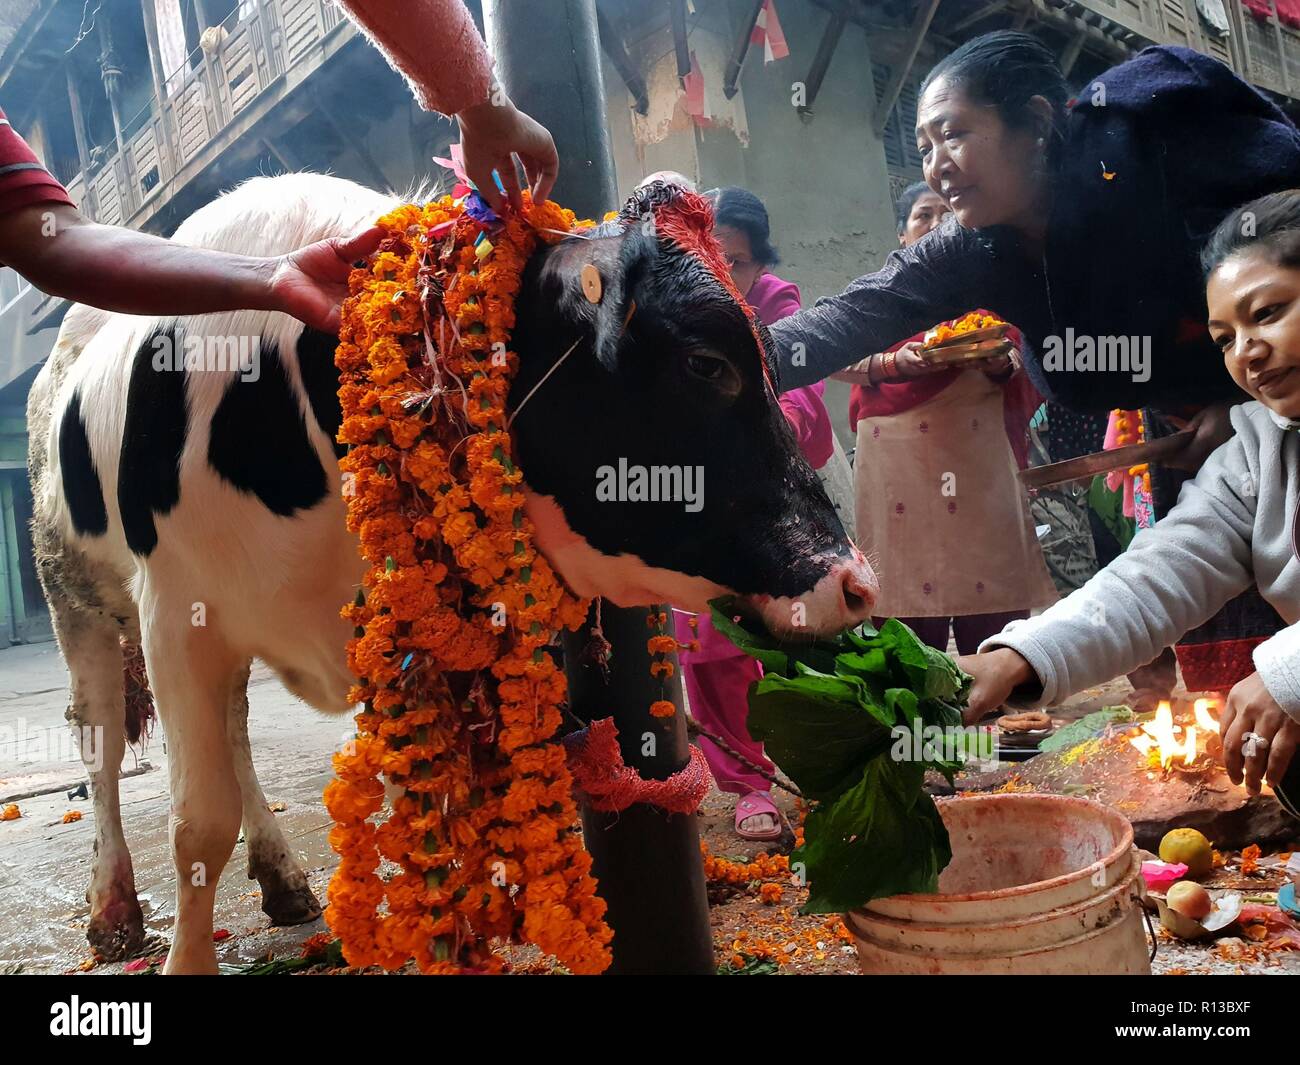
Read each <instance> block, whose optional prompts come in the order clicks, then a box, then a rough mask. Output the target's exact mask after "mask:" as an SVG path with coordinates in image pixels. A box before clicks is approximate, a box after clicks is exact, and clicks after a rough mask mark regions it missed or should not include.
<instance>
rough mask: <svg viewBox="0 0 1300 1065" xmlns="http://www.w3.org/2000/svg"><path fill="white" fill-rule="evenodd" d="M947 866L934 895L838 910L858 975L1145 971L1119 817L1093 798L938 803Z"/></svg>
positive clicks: (1134, 863)
mask: <svg viewBox="0 0 1300 1065" xmlns="http://www.w3.org/2000/svg"><path fill="white" fill-rule="evenodd" d="M938 805H939V811H940V814H941V815H942V817H943V820H944V824H945V825H947V827H948V834H949V838H950V839H951V841H952V852H953V858H952V862H951V863H950V864H949V866H948V868H947V869H945V870H944V872H943V873H942V874H941V876H940V877H939V894H937V895H895V896H893V897H892V898H887V899H876V900H874V901H873V902H871V903H868V904H867V905H866V906H865V907H863V908H862V909H860V910H854V911H853V912H852V913H849V914H846V915H845V922H846V923H847V925H848V927H849V930H850V931H851V932H852V933H853V935H854V938H855V939H856V941H857V945H858V957H859V960H860V963H861V966H862V971H863V972H865V973H917V974H920V973H966V974H971V975H992V974H1001V973H1006V974H1011V973H1032V974H1046V973H1098V974H1100V973H1143V974H1145V973H1149V972H1150V971H1151V964H1150V960H1149V952H1148V946H1147V938H1146V933H1145V929H1144V925H1143V919H1142V911H1141V904H1140V902H1139V901H1138V900H1139V898H1140V896H1141V891H1142V887H1143V884H1142V866H1141V863H1140V862H1139V861H1138V859H1137V854H1136V852H1135V851H1134V850H1133V829H1132V826H1131V825H1130V824H1129V823H1128V821H1127V820H1126V819H1125V818H1124V817H1123V816H1122V815H1120V814H1118V813H1116V812H1115V811H1114V810H1111V809H1109V808H1107V807H1105V806H1102V805H1101V804H1100V803H1096V802H1093V801H1092V800H1090V799H1079V798H1071V797H1067V796H1060V795H1038V794H1024V793H1021V794H1008V795H971V796H960V797H956V798H951V799H941V800H940V801H939V804H938Z"/></svg>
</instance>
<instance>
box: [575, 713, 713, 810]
mask: <svg viewBox="0 0 1300 1065" xmlns="http://www.w3.org/2000/svg"><path fill="white" fill-rule="evenodd" d="M564 746H565V750H566V752H567V754H568V760H569V772H570V773H572V774H573V781H574V783H575V784H576V785H577V787H578V789H579V790H580V791H582V792H583V794H584V795H585V797H586V801H587V805H588V806H590V807H591V808H592V809H593V810H600V811H602V812H604V813H617V812H618V811H620V810H626V809H627V808H628V807H629V806H631V805H632V804H633V803H637V802H643V803H647V804H648V805H650V806H658V807H659V808H660V809H661V810H667V811H668V812H669V813H674V814H693V813H694V812H695V811H696V810H698V809H699V808H700V803H701V802H703V801H704V796H705V795H707V794H708V793H709V788H711V787H712V786H713V777H712V776H711V775H710V774H709V766H708V763H707V762H706V761H705V760H704V752H703V751H701V750H700V749H699V748H698V747H694V746H693V747H691V759H690V761H689V762H687V763H686V765H685V766H683V767H682V768H681V769H679V770H678V771H677V772H676V773H674V774H673V775H672V776H670V777H669V778H668V779H667V780H646V779H645V778H644V777H642V776H641V775H640V774H639V773H638V772H637V771H636V770H635V769H633V768H631V767H630V766H628V765H627V764H626V763H624V761H623V752H622V751H621V750H620V749H619V746H618V727H617V726H616V725H615V724H614V719H613V718H612V717H603V718H601V719H600V720H599V721H593V722H592V723H591V724H590V725H588V726H587V727H586V728H585V729H583V730H582V731H580V732H574V733H571V734H570V735H568V736H565V737H564Z"/></svg>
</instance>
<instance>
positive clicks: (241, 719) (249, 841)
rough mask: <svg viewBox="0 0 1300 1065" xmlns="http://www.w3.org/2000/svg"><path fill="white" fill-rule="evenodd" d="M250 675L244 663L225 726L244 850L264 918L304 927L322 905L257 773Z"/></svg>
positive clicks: (280, 923) (276, 922)
mask: <svg viewBox="0 0 1300 1065" xmlns="http://www.w3.org/2000/svg"><path fill="white" fill-rule="evenodd" d="M248 670H249V663H247V662H245V663H244V664H243V666H242V667H241V668H240V670H239V673H238V675H237V676H236V677H235V687H234V691H233V693H232V698H231V700H230V717H229V720H228V722H227V724H228V730H229V735H230V750H231V755H232V757H233V758H234V763H235V775H236V777H238V779H239V795H240V798H241V799H242V801H243V817H244V845H245V846H246V847H247V848H248V879H249V880H256V881H257V882H258V883H259V884H261V886H262V912H263V913H264V914H266V915H267V916H268V917H269V918H271V920H272V922H274V923H275V924H278V925H287V924H306V923H307V922H308V921H314V920H316V918H317V917H319V916H320V913H321V909H320V903H319V902H318V901H317V900H316V896H315V895H314V894H312V890H311V888H310V887H308V886H307V876H306V874H305V873H303V871H302V869H301V867H299V865H298V863H297V862H296V861H294V858H293V853H292V852H291V851H290V850H289V843H288V841H287V840H286V839H285V838H284V833H283V832H281V831H280V823H279V822H278V821H277V820H276V819H275V815H274V814H273V813H271V811H270V810H268V809H267V806H266V796H265V795H264V794H263V793H262V785H261V784H260V783H258V780H257V771H256V770H255V769H254V768H253V752H252V749H251V747H250V745H249V742H248Z"/></svg>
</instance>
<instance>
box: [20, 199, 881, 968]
mask: <svg viewBox="0 0 1300 1065" xmlns="http://www.w3.org/2000/svg"><path fill="white" fill-rule="evenodd" d="M680 195H687V194H686V193H685V192H684V191H683V190H674V189H672V188H670V187H668V186H664V185H661V184H660V185H655V186H652V187H651V188H649V189H642V190H638V192H637V193H636V194H635V196H634V199H633V201H630V202H629V204H628V206H627V207H625V208H624V216H625V217H626V218H636V217H652V213H651V212H652V211H653V209H654V208H655V207H656V206H658V205H662V204H665V203H671V202H672V200H673V198H674V197H676V196H680ZM398 203H399V199H398V198H397V197H395V196H393V195H392V194H383V193H379V192H376V191H373V190H370V189H366V188H363V187H361V186H359V185H357V184H354V183H352V182H348V181H345V180H342V179H339V178H334V177H328V176H323V175H317V174H292V175H284V176H279V177H269V178H267V177H264V178H255V179H253V180H251V181H248V182H246V183H244V184H243V185H241V186H239V187H238V188H236V189H235V190H233V191H231V192H229V193H227V194H225V195H223V196H221V197H219V198H218V199H216V200H214V201H213V202H212V203H210V204H208V205H207V206H205V207H203V208H202V209H201V210H199V211H198V212H197V213H195V214H194V215H193V216H192V217H190V218H189V219H188V220H187V221H186V222H185V223H184V224H183V225H182V226H181V227H180V228H179V229H178V230H177V232H176V234H175V239H177V240H179V241H182V242H186V243H191V244H195V245H203V246H206V247H211V248H217V249H221V250H226V251H231V252H240V253H247V254H259V255H275V254H281V253H284V252H287V251H290V250H292V249H294V248H297V247H300V246H302V245H304V244H306V243H308V242H311V241H315V240H318V239H322V238H325V237H329V236H337V235H345V234H348V233H351V232H355V231H356V230H358V229H360V228H363V227H364V226H366V225H369V224H371V223H372V222H373V220H374V219H375V218H377V217H379V216H381V215H383V214H385V213H386V212H388V211H389V210H391V209H392V208H393V207H395V206H396V205H397V204H398ZM706 260H708V256H701V255H700V254H698V252H697V251H692V250H691V249H689V248H687V247H684V246H682V244H681V243H679V242H675V241H673V240H669V239H667V238H665V237H664V236H662V235H661V234H659V233H658V232H657V231H656V230H655V228H654V227H653V226H652V225H638V224H623V223H608V224H605V225H602V226H601V227H599V228H597V229H595V230H592V231H588V232H587V233H585V234H583V235H581V236H575V237H572V238H570V239H567V240H563V241H561V242H559V243H558V244H556V245H555V246H550V247H543V248H542V249H541V250H539V251H538V252H537V253H536V254H535V255H534V257H533V259H532V260H531V261H530V263H529V264H528V267H527V269H526V271H525V275H524V279H523V288H522V291H521V294H520V296H519V298H518V300H517V304H516V316H517V322H516V326H515V330H514V334H513V338H512V339H513V345H514V347H515V349H516V350H517V352H518V355H519V370H518V372H517V374H516V377H515V380H514V382H513V384H512V390H511V393H510V397H509V405H510V408H511V410H512V411H513V412H514V420H513V422H512V424H511V431H512V434H513V440H514V444H515V447H516V449H517V456H518V460H519V463H520V467H521V469H522V470H523V471H524V474H525V477H526V478H527V486H526V488H527V496H526V498H527V508H526V509H527V514H528V516H529V518H530V519H531V520H532V522H533V523H534V525H535V527H536V543H537V545H538V547H539V549H540V550H541V551H542V552H543V554H544V555H545V556H546V557H547V558H548V559H549V561H550V562H551V563H552V565H553V566H554V568H555V570H556V571H557V572H558V574H559V575H560V576H561V577H562V578H563V579H564V580H565V581H566V583H567V584H568V585H569V586H570V587H571V588H572V589H573V590H574V591H575V592H577V593H578V594H580V595H583V596H604V597H606V598H607V599H609V600H610V601H611V602H613V603H615V604H618V605H622V606H635V605H649V604H653V603H661V602H672V603H674V604H677V605H679V606H682V607H684V608H687V609H691V610H700V609H704V608H705V605H706V603H707V601H708V600H709V599H711V598H713V597H715V596H718V595H723V594H734V595H736V596H737V597H738V601H739V602H740V604H741V608H742V609H747V610H751V611H753V612H754V613H756V614H758V615H760V616H761V617H762V618H763V619H764V620H765V622H766V623H767V625H768V627H769V628H770V629H772V630H773V631H776V632H782V633H789V634H792V635H797V636H801V637H808V636H809V635H815V634H823V633H829V632H832V631H838V630H840V629H842V628H844V627H846V626H848V625H852V624H855V623H857V622H858V621H861V620H862V619H863V618H865V617H867V616H868V615H869V613H870V610H871V607H872V605H873V603H874V600H875V595H876V580H875V575H874V573H873V572H872V570H871V567H870V565H869V563H868V562H867V560H866V559H865V558H864V557H863V555H862V554H861V553H860V552H859V551H858V549H857V548H856V547H855V546H854V545H853V544H851V543H850V542H849V541H848V540H847V538H846V537H845V534H844V531H843V529H842V527H841V525H840V522H839V520H838V518H837V516H836V514H835V511H834V508H833V507H832V505H831V503H830V502H829V500H828V499H827V498H826V496H825V494H824V492H823V490H822V488H821V485H820V483H819V481H818V479H817V477H816V475H815V474H814V473H813V472H812V470H810V469H809V468H808V466H807V464H806V463H805V462H804V460H803V458H802V457H801V455H800V454H799V451H798V448H797V446H796V444H795V441H794V439H793V437H792V435H791V433H790V430H789V428H788V427H787V425H786V422H785V419H784V417H783V416H782V414H781V411H780V408H779V406H778V403H777V400H776V393H775V384H776V382H775V377H776V369H775V366H774V365H773V363H772V360H771V357H770V353H769V352H768V351H767V350H766V349H767V342H768V339H769V338H767V337H766V334H765V331H764V330H762V329H761V327H759V326H757V325H756V324H755V323H754V322H752V321H751V319H750V317H749V316H748V314H747V313H746V311H745V309H744V308H743V307H742V305H741V304H740V302H739V301H738V300H737V298H736V297H735V295H734V289H732V290H729V289H728V288H727V287H726V286H725V285H724V282H723V280H722V279H721V278H720V276H719V274H718V272H717V270H716V267H714V268H711V267H710V266H709V264H708V261H706ZM713 261H714V262H715V264H716V262H717V260H716V259H714V260H713ZM587 266H594V267H595V268H596V270H597V271H598V272H599V275H600V277H601V278H602V281H603V296H602V297H601V298H600V299H599V301H598V302H595V303H593V302H592V301H591V300H590V299H588V298H587V296H586V295H585V294H584V288H583V282H582V274H583V272H584V267H587ZM587 273H588V274H590V271H589V270H588V271H587ZM336 344H337V338H336V337H334V336H328V335H325V334H323V333H320V332H317V331H315V330H312V329H309V328H305V327H304V326H303V325H302V324H301V323H299V322H297V321H294V320H293V319H291V318H289V317H287V316H285V315H283V314H279V313H271V312H239V313H229V314H211V315H205V316H198V317H191V318H173V319H151V318H140V317H131V316H123V315H109V314H103V313H100V312H95V311H90V310H86V309H84V308H75V309H74V310H73V311H71V312H70V313H69V315H68V316H67V318H66V320H65V322H64V324H63V327H62V330H61V332H60V335H59V338H58V340H57V342H56V345H55V348H54V351H53V353H52V355H51V357H50V359H49V361H48V363H47V364H46V365H45V367H44V368H43V369H42V371H41V373H40V375H39V376H38V378H37V380H36V382H35V384H34V385H33V388H32V391H31V398H30V402H29V418H30V425H31V439H32V456H31V460H30V462H31V476H32V485H33V494H34V497H35V517H34V520H33V527H34V540H35V548H36V554H37V560H38V570H39V573H40V576H41V580H42V582H43V585H44V588H45V592H46V596H47V598H48V600H49V604H50V609H51V615H52V618H53V622H54V627H55V631H56V634H57V637H58V640H59V644H60V646H61V649H62V651H63V654H64V656H65V659H66V661H67V665H68V669H69V673H70V679H71V698H70V705H69V709H68V717H69V720H70V721H71V722H72V724H73V726H74V729H76V730H77V731H79V732H80V733H82V734H87V733H86V732H85V730H86V729H90V730H91V732H90V733H89V734H91V735H94V736H96V737H98V740H97V742H98V744H99V746H100V749H99V750H96V751H95V752H94V755H95V757H94V758H93V760H92V758H90V757H88V756H87V753H86V752H84V751H83V758H85V760H86V762H87V768H88V771H89V772H90V775H91V783H92V786H93V791H94V805H95V812H96V845H95V846H96V853H95V861H94V867H93V870H92V877H91V884H90V888H89V891H88V893H87V899H88V901H89V903H90V925H89V929H88V936H89V938H90V940H91V942H92V944H93V945H94V946H95V947H96V948H97V949H98V950H99V951H100V952H101V953H102V954H104V955H105V956H108V957H121V956H123V955H124V954H127V953H129V952H130V951H132V950H133V949H135V948H137V947H138V946H139V943H140V941H141V939H142V921H141V913H140V908H139V904H138V902H137V901H136V895H135V887H134V882H133V872H132V867H131V858H130V852H129V850H128V849H127V846H126V842H125V839H124V837H123V833H122V826H121V819H120V815H119V811H118V796H117V773H118V767H119V764H120V761H121V758H122V754H123V751H124V743H125V737H124V727H123V723H124V719H129V718H130V717H131V715H132V713H133V712H134V711H133V708H132V707H130V706H128V705H127V703H126V696H125V695H124V692H123V684H122V675H123V673H122V665H123V656H124V655H126V656H128V657H129V656H130V654H131V653H132V652H133V649H134V648H136V647H137V646H138V647H139V648H140V649H142V650H143V655H144V660H145V664H146V666H147V670H148V681H149V687H150V688H151V690H152V693H153V698H154V700H155V702H156V705H157V710H158V715H159V717H160V719H161V721H162V724H163V727H164V729H165V731H166V736H167V741H168V753H169V766H170V781H169V784H170V789H171V829H170V837H171V849H172V857H173V862H174V866H175V872H176V922H175V931H174V936H173V942H172V947H171V951H170V953H169V955H168V961H167V965H166V968H165V971H167V972H204V971H206V972H211V971H214V970H215V967H216V956H215V952H214V948H213V944H212V931H213V929H212V922H213V897H214V893H215V890H216V885H217V881H218V878H219V876H220V874H221V871H222V869H223V868H224V866H225V865H226V862H227V860H228V859H229V857H230V855H231V853H232V850H233V847H234V844H235V842H236V837H237V834H238V832H239V830H240V825H241V821H242V824H243V828H244V832H245V837H246V840H247V844H248V863H249V875H250V877H255V878H256V879H257V880H258V881H259V882H260V884H261V886H262V893H263V909H264V910H265V911H266V912H267V913H268V914H269V915H270V916H271V917H272V919H273V920H275V921H276V922H277V923H289V922H293V921H306V920H310V919H312V918H314V917H315V916H317V915H319V913H320V907H319V904H318V903H317V900H316V898H315V897H314V895H313V894H312V892H311V890H310V889H309V887H308V885H307V882H306V878H305V877H304V875H303V873H302V870H301V869H300V868H299V867H298V866H297V864H296V863H295V862H294V860H293V857H292V855H291V854H290V851H289V848H288V846H287V844H286V842H285V840H284V838H283V836H282V835H281V833H280V831H279V829H278V827H277V826H276V823H275V819H274V817H272V816H271V815H270V813H269V812H268V811H267V808H266V802H265V799H264V797H263V794H262V791H261V788H260V785H259V784H258V781H257V777H256V774H255V773H254V770H253V763H252V758H251V754H250V751H249V744H248V736H247V729H246V719H247V713H248V703H247V696H246V691H245V686H246V682H247V679H248V671H249V664H250V662H251V661H252V660H253V659H260V660H261V661H263V662H265V663H266V664H267V665H268V666H269V667H270V668H271V669H272V670H273V671H274V672H275V673H276V674H277V675H278V677H279V678H280V680H281V681H282V682H283V683H284V685H285V686H286V687H287V688H288V689H289V691H291V692H292V693H294V694H295V695H297V696H299V697H300V698H302V699H303V700H305V701H306V702H308V703H309V704H311V705H312V706H313V707H315V708H317V709H319V710H321V711H323V712H326V713H336V714H337V713H343V712H346V711H347V710H349V709H350V706H349V703H348V697H347V692H348V688H349V686H350V684H351V682H352V679H353V678H352V677H351V675H350V674H349V672H348V669H347V665H346V658H345V645H346V643H347V640H348V638H349V636H350V635H351V628H350V625H349V623H348V622H346V621H345V620H343V619H342V618H341V617H340V613H339V610H340V605H341V604H344V603H346V602H348V601H350V600H351V599H352V598H353V597H354V595H355V593H356V591H357V589H358V588H359V586H360V583H361V579H362V575H363V573H364V571H365V568H366V567H365V563H364V562H363V560H362V559H361V557H360V555H359V553H358V544H357V542H356V540H355V537H353V536H352V535H350V534H349V533H348V532H347V530H346V523H345V518H344V486H343V484H342V480H341V475H340V473H339V469H338V465H337V459H338V457H339V455H340V454H341V453H342V452H343V449H342V448H341V447H340V445H339V444H338V443H337V441H336V436H337V434H338V429H339V425H340V409H339V404H338V397H337V387H338V375H337V371H336V369H335V367H334V358H333V356H334V349H335V347H336ZM222 351H225V352H226V355H227V356H229V357H226V358H221V357H219V353H220V352H222ZM250 351H255V352H256V355H257V357H256V359H255V360H249V359H245V358H242V357H237V356H236V355H235V354H232V353H247V352H250ZM214 355H216V356H217V357H214ZM635 468H642V469H660V470H662V469H663V468H668V469H669V470H678V471H687V470H689V471H693V473H694V475H695V480H696V484H697V486H699V487H702V488H703V495H702V496H701V497H700V498H699V499H698V500H697V502H699V503H700V505H698V506H692V505H690V503H689V502H688V503H683V502H682V501H681V500H676V501H674V500H664V499H660V500H659V501H656V502H649V501H646V500H645V499H644V498H643V494H638V493H636V492H619V491H617V490H615V491H610V490H602V484H603V485H604V487H605V489H608V488H609V487H610V486H609V483H608V479H609V471H611V470H624V471H625V470H627V469H635Z"/></svg>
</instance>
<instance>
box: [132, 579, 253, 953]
mask: <svg viewBox="0 0 1300 1065" xmlns="http://www.w3.org/2000/svg"><path fill="white" fill-rule="evenodd" d="M190 610H191V605H190V604H189V603H188V602H186V603H180V602H176V601H174V600H170V599H169V600H163V599H161V598H159V597H158V596H157V595H156V594H155V592H154V590H153V588H152V582H150V581H149V580H147V579H146V580H145V582H144V587H143V590H142V595H141V599H140V620H141V629H142V635H143V640H144V656H145V661H146V662H147V663H148V666H149V683H150V686H151V687H152V688H153V694H154V702H155V704H156V706H157V708H158V715H159V717H160V718H161V719H162V723H163V728H164V729H165V730H166V733H167V754H168V763H169V768H170V776H171V833H170V834H171V849H172V862H173V863H174V865H175V869H176V928H175V932H174V935H173V937H172V947H171V951H170V952H169V953H168V955H167V964H166V966H165V967H164V970H163V971H164V972H167V973H215V972H216V971H217V955H216V950H215V948H214V947H213V943H212V932H213V923H212V922H213V917H212V906H213V902H214V900H215V898H216V891H217V883H218V881H219V880H220V879H221V872H222V870H223V869H224V868H225V867H226V862H228V861H229V860H230V854H231V851H233V850H234V848H235V840H236V839H237V838H238V836H239V820H240V801H239V780H238V778H237V777H236V775H235V767H234V759H233V757H232V754H231V749H230V741H229V739H228V737H227V718H228V716H229V711H230V703H231V700H232V699H233V697H234V689H235V685H236V682H237V681H238V680H239V679H240V678H241V676H242V672H241V669H240V666H241V661H240V660H239V659H238V658H237V657H236V656H235V655H233V654H232V653H231V651H230V649H229V648H228V646H227V645H226V643H225V641H224V640H223V639H222V638H221V636H220V635H219V634H218V632H217V631H216V629H215V628H213V627H209V625H194V624H192V623H191V614H190ZM210 621H211V619H209V622H210Z"/></svg>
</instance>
